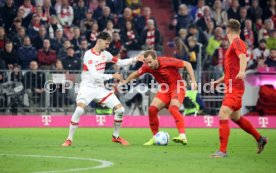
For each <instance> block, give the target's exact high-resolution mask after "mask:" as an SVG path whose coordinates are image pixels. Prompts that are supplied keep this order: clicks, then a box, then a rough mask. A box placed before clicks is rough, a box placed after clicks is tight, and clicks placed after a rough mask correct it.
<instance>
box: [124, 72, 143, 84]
mask: <svg viewBox="0 0 276 173" xmlns="http://www.w3.org/2000/svg"><path fill="white" fill-rule="evenodd" d="M138 77H139V74H138V71H135V72H132V73H131V74H130V75H129V76H128V77H127V78H126V80H122V81H121V82H120V85H123V84H127V83H129V82H130V81H132V80H134V79H137V78H138Z"/></svg>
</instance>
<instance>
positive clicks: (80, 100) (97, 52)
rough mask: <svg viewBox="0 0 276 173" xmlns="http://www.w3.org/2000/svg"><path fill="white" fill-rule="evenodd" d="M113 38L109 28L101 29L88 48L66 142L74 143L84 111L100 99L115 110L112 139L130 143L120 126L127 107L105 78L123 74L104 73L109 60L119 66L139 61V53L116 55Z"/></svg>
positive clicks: (117, 77)
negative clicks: (108, 86)
mask: <svg viewBox="0 0 276 173" xmlns="http://www.w3.org/2000/svg"><path fill="white" fill-rule="evenodd" d="M110 42H111V36H110V35H109V34H108V33H107V32H101V33H99V35H98V36H97V41H96V45H95V46H94V47H93V48H92V49H90V50H88V51H86V52H85V54H84V58H83V71H82V74H81V79H82V81H81V83H80V87H79V92H78V95H77V98H76V102H77V107H76V110H75V112H74V114H73V116H72V118H71V123H70V129H69V135H68V138H67V139H66V141H65V142H64V143H63V144H62V146H65V147H67V146H71V145H72V141H73V136H74V133H75V130H76V129H77V128H78V124H79V121H80V116H81V115H82V114H83V112H84V109H85V107H86V106H87V105H88V104H89V103H90V102H91V101H96V102H98V103H100V104H103V105H105V106H107V107H109V108H111V109H113V110H114V113H115V115H114V133H113V135H112V142H116V143H120V144H122V145H129V143H128V142H127V141H126V140H124V139H123V138H121V137H120V136H119V130H120V127H121V124H122V121H123V114H124V111H125V109H124V107H123V106H122V104H121V103H120V101H119V100H118V98H117V97H116V96H115V95H114V93H113V92H112V91H110V90H107V89H106V88H105V87H104V81H106V80H109V79H112V78H113V79H119V80H121V79H122V76H121V74H118V73H115V74H104V71H105V65H106V63H107V62H113V63H116V64H117V65H118V66H125V65H129V64H132V63H134V62H136V61H137V60H138V59H139V58H138V57H139V56H136V57H134V58H129V59H125V60H121V59H118V58H117V57H113V56H112V55H111V54H110V53H109V52H108V51H105V49H106V48H108V46H109V44H110Z"/></svg>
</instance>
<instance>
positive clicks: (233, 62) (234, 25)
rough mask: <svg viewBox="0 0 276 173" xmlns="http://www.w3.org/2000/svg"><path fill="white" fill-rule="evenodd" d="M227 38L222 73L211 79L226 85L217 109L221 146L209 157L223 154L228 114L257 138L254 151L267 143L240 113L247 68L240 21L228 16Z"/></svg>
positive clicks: (225, 143) (227, 132)
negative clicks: (222, 74) (218, 76)
mask: <svg viewBox="0 0 276 173" xmlns="http://www.w3.org/2000/svg"><path fill="white" fill-rule="evenodd" d="M226 34H227V38H228V40H229V42H230V46H229V47H228V49H227V51H226V54H225V60H224V76H223V77H221V78H220V79H218V80H217V81H214V82H211V84H212V85H213V86H214V85H216V84H219V83H221V82H224V83H225V85H226V89H225V96H224V99H223V102H222V106H221V108H220V111H219V119H220V120H219V140H220V148H219V150H218V151H217V152H215V153H214V154H212V155H211V157H226V156H227V144H228V138H229V135H230V128H229V119H230V118H231V119H232V120H233V121H234V122H235V123H236V124H237V125H239V126H240V128H242V129H243V130H244V131H246V132H247V133H249V134H251V135H252V136H253V137H254V138H255V139H256V141H257V153H258V154H259V153H261V152H262V151H263V149H264V146H265V144H266V143H267V138H266V137H263V136H261V135H260V133H259V132H258V131H257V130H256V129H255V128H254V127H253V126H252V124H251V123H250V122H249V121H248V120H247V119H245V118H244V117H242V116H241V113H240V108H241V106H242V96H243V93H244V77H245V69H246V64H247V62H246V44H245V43H244V42H243V41H242V40H241V39H240V23H239V21H238V20H235V19H230V20H229V21H228V24H227V29H226Z"/></svg>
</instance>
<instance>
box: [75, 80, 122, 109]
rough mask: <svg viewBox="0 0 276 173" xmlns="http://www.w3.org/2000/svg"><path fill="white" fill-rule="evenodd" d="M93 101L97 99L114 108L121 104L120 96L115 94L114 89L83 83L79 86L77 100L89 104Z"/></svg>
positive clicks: (98, 101)
mask: <svg viewBox="0 0 276 173" xmlns="http://www.w3.org/2000/svg"><path fill="white" fill-rule="evenodd" d="M91 101H95V102H97V103H99V104H101V105H103V106H107V107H109V108H111V109H113V108H114V106H116V105H118V104H121V103H120V101H119V100H118V98H117V97H116V96H115V95H114V93H113V91H110V90H107V89H105V88H104V87H90V86H86V85H81V86H80V87H79V91H78V95H77V98H76V102H77V103H84V104H85V105H88V104H89V103H90V102H91Z"/></svg>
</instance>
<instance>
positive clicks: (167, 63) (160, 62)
mask: <svg viewBox="0 0 276 173" xmlns="http://www.w3.org/2000/svg"><path fill="white" fill-rule="evenodd" d="M141 56H144V57H143V58H144V64H143V66H142V67H141V68H140V69H138V70H137V71H135V72H133V73H131V74H130V75H129V76H128V78H127V79H126V80H125V81H123V82H122V83H121V84H123V83H128V82H130V81H131V80H133V79H136V78H138V77H139V76H141V75H142V74H144V73H150V74H152V75H153V76H154V77H155V79H156V80H157V82H158V83H159V84H160V86H161V87H160V89H159V91H158V93H157V94H156V96H155V98H154V99H153V101H152V103H151V105H150V107H149V109H148V113H149V123H150V128H151V131H152V134H153V138H151V139H150V140H149V141H148V142H146V143H145V144H144V145H154V142H155V141H154V135H155V134H157V133H158V128H159V120H158V116H157V113H158V112H159V111H160V110H161V109H163V108H165V107H166V108H167V109H168V110H169V112H170V113H171V114H172V116H173V118H174V119H175V123H176V127H177V129H178V132H179V136H178V137H174V138H173V141H174V142H177V143H182V144H183V145H186V144H187V138H186V135H185V127H184V118H183V115H182V114H181V113H180V112H179V106H180V105H181V104H182V102H183V100H184V97H185V84H184V81H183V79H182V78H181V76H180V73H179V71H178V70H179V69H180V68H184V67H185V68H186V69H187V71H188V73H189V75H190V77H191V81H192V85H193V88H196V87H197V84H196V80H195V76H194V71H193V68H192V66H191V64H190V63H189V62H185V61H182V60H179V59H176V58H169V57H158V58H157V55H156V52H155V51H153V50H148V51H145V52H144V54H143V55H141Z"/></svg>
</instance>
